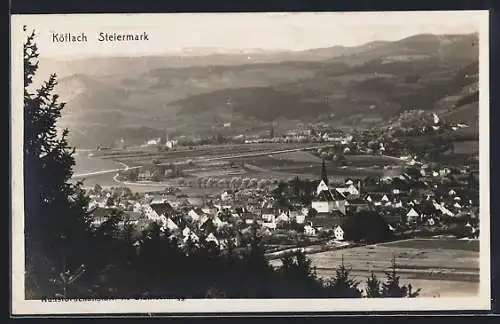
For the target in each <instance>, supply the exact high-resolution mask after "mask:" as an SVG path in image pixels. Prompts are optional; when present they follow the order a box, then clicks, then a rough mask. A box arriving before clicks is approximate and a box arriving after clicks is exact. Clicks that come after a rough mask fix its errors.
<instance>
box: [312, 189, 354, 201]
mask: <svg viewBox="0 0 500 324" xmlns="http://www.w3.org/2000/svg"><path fill="white" fill-rule="evenodd" d="M345 199H346V198H345V196H344V195H342V194H341V193H340V192H338V191H337V190H321V191H320V192H319V194H318V195H316V197H315V198H314V200H316V201H337V200H345Z"/></svg>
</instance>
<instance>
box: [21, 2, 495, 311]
mask: <svg viewBox="0 0 500 324" xmlns="http://www.w3.org/2000/svg"><path fill="white" fill-rule="evenodd" d="M399 13H400V14H401V15H402V16H400V17H397V16H395V15H394V13H391V14H390V15H387V17H388V18H389V17H396V18H395V19H396V20H397V19H400V20H401V19H403V20H404V18H403V16H404V15H405V14H410V15H416V14H421V15H428V14H429V13H430V12H423V13H422V12H420V13H417V12H411V13H402V12H399ZM346 14H348V13H346ZM363 14H364V15H366V14H367V13H363ZM470 14H471V15H475V17H476V18H475V21H477V23H478V26H479V30H480V33H479V36H480V38H479V46H480V49H479V57H480V63H479V71H480V76H479V80H480V88H481V90H480V92H479V107H480V115H479V117H480V124H481V125H482V127H480V139H479V146H480V175H479V176H480V206H481V207H480V219H481V221H480V289H479V290H480V291H479V295H478V296H477V297H466V298H462V297H456V298H415V299H392V300H390V301H388V300H387V299H367V298H364V299H272V300H267V299H263V300H259V299H199V300H197V299H193V300H184V301H178V300H101V301H61V302H42V301H30V300H25V298H24V234H23V233H24V217H23V210H24V199H23V187H24V183H23V153H22V152H23V113H22V112H23V104H22V103H23V84H24V82H23V63H22V62H23V61H22V57H23V42H24V41H25V37H26V33H25V32H23V31H22V28H23V25H28V28H30V29H31V28H34V29H35V30H36V24H34V22H36V21H38V18H37V17H38V16H41V15H13V16H11V80H12V88H11V89H12V90H11V103H12V104H11V114H12V117H11V122H12V128H11V129H12V134H11V138H12V141H11V159H12V162H11V168H12V180H11V187H12V237H11V238H12V239H11V242H12V243H11V244H12V246H11V249H12V260H11V266H12V269H11V271H12V287H11V288H12V309H11V311H12V313H13V314H16V315H34V314H36V315H52V314H89V315H90V314H118V313H236V312H238V313H240V312H244V313H253V312H271V313H272V312H334V311H335V312H359V311H424V310H425V311H442V310H457V311H464V310H489V309H490V308H491V297H490V295H491V287H490V278H491V274H490V183H489V181H490V172H489V169H490V165H489V163H490V161H489V13H488V12H487V11H473V12H472V11H471V12H470ZM157 15H161V14H139V15H127V14H112V15H108V14H106V15H104V14H100V15H51V17H50V18H51V20H53V21H55V20H64V21H67V23H68V24H71V23H72V21H71V20H69V19H72V18H73V17H76V16H85V18H84V19H85V20H86V19H89V20H91V21H92V24H97V23H98V22H97V21H96V20H97V18H98V19H99V20H111V19H117V20H119V21H126V20H127V19H129V20H130V22H131V24H132V25H133V24H140V22H141V21H143V22H145V21H148V19H149V18H150V17H152V16H157ZM353 15H356V13H353ZM372 15H373V16H377V15H378V16H380V15H386V13H380V12H379V13H372ZM156 18H158V17H156ZM81 19H82V18H81V17H80V18H79V21H81ZM42 21H43V19H42ZM365 22H366V21H365ZM357 23H359V19H358V20H357ZM134 27H135V26H134ZM137 27H139V26H137Z"/></svg>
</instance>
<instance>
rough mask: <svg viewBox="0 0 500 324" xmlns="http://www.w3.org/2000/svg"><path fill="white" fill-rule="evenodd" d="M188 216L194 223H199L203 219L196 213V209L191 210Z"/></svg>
mask: <svg viewBox="0 0 500 324" xmlns="http://www.w3.org/2000/svg"><path fill="white" fill-rule="evenodd" d="M188 216H189V217H190V218H191V220H192V221H193V222H197V221H199V220H200V218H201V215H199V214H198V213H197V212H195V211H194V209H191V210H190V211H189V212H188Z"/></svg>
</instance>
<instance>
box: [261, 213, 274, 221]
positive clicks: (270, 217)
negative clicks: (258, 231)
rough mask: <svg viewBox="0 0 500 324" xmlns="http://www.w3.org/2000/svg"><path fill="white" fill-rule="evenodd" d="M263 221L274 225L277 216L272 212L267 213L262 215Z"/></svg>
mask: <svg viewBox="0 0 500 324" xmlns="http://www.w3.org/2000/svg"><path fill="white" fill-rule="evenodd" d="M262 220H263V221H265V222H268V223H272V222H274V221H275V220H276V215H274V213H271V212H265V213H263V214H262Z"/></svg>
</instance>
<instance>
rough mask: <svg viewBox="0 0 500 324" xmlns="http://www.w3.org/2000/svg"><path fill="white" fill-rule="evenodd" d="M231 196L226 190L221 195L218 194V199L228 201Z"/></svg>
mask: <svg viewBox="0 0 500 324" xmlns="http://www.w3.org/2000/svg"><path fill="white" fill-rule="evenodd" d="M231 198H232V195H231V194H229V193H228V192H227V191H224V192H223V193H222V194H221V195H220V199H221V200H222V201H228V200H230V199H231Z"/></svg>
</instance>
